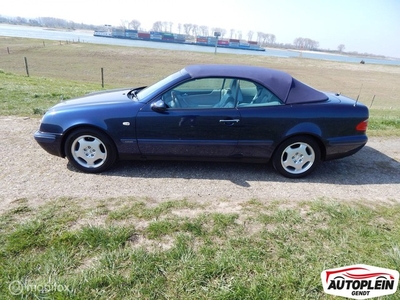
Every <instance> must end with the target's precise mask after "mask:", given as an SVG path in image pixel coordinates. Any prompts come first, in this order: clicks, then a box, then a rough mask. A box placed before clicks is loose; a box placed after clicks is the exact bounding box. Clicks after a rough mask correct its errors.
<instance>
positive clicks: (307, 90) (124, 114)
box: [34, 65, 368, 178]
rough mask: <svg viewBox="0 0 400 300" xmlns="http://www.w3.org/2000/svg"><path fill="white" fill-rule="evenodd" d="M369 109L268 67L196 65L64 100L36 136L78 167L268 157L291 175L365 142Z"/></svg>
mask: <svg viewBox="0 0 400 300" xmlns="http://www.w3.org/2000/svg"><path fill="white" fill-rule="evenodd" d="M367 124H368V108H367V107H366V106H365V105H363V104H361V103H360V102H358V101H356V100H353V99H350V98H348V97H345V96H343V95H340V94H334V93H327V92H321V91H318V90H316V89H314V88H312V87H310V86H308V85H306V84H304V83H302V82H300V81H299V80H296V79H295V78H293V77H292V76H290V75H289V74H287V73H285V72H282V71H278V70H273V69H268V68H264V67H254V66H241V65H191V66H187V67H185V68H184V69H182V70H180V71H178V72H176V73H174V74H172V75H170V76H168V77H167V78H165V79H162V80H161V81H159V82H157V83H155V84H153V85H151V86H148V87H138V88H129V89H128V88H126V89H119V90H109V91H102V92H97V93H91V94H88V95H86V96H83V97H81V98H77V99H71V100H67V101H62V102H60V103H58V104H57V105H55V106H54V107H52V108H50V109H49V110H48V111H47V112H46V113H45V115H44V116H43V118H42V121H41V124H40V128H39V130H38V131H37V132H36V133H35V134H34V137H35V139H36V141H37V142H38V143H39V144H40V146H42V147H43V148H44V149H45V150H46V151H47V152H49V153H50V154H53V155H57V156H60V157H67V158H68V160H69V161H70V162H71V164H72V165H73V166H74V167H75V168H76V169H78V170H81V171H84V172H89V173H98V172H103V171H106V170H107V169H109V168H110V167H111V166H112V165H113V164H114V162H115V161H116V160H118V159H120V160H126V159H136V160H143V159H152V160H215V161H243V162H259V163H267V162H271V163H272V166H273V167H274V168H275V169H276V170H277V171H278V172H280V173H281V174H282V175H284V176H286V177H290V178H298V177H304V176H306V175H308V174H310V173H311V172H312V171H313V170H315V168H316V167H317V166H318V164H319V163H320V162H321V161H325V160H330V159H336V158H342V157H345V156H349V155H352V154H354V153H356V152H357V151H359V150H360V149H361V148H362V147H363V146H364V145H365V144H366V142H367V135H366V130H367Z"/></svg>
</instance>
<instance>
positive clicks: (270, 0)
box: [0, 0, 400, 58]
mask: <svg viewBox="0 0 400 300" xmlns="http://www.w3.org/2000/svg"><path fill="white" fill-rule="evenodd" d="M4 2H5V3H3V4H2V5H1V8H0V15H1V16H7V17H9V16H19V17H24V18H38V17H54V18H60V19H65V20H68V21H74V22H76V23H85V24H94V25H104V24H110V25H113V26H119V25H121V24H122V21H132V20H138V21H139V22H140V23H141V27H142V28H143V29H145V30H151V28H152V25H153V23H154V22H157V21H162V22H164V21H165V22H172V23H173V27H172V28H173V31H174V32H176V33H178V29H177V25H178V24H179V23H181V24H185V23H191V24H196V25H199V26H201V25H205V26H208V27H209V28H210V29H211V28H216V27H219V28H224V29H226V31H227V32H228V33H227V35H229V32H230V30H231V29H234V30H235V31H241V32H242V34H243V37H244V38H245V37H247V33H248V32H249V31H250V30H251V31H253V32H255V33H256V32H259V31H260V32H264V33H270V34H274V35H275V36H276V42H277V43H293V41H294V39H295V38H298V37H303V38H310V39H312V40H314V41H318V42H319V45H320V49H330V50H337V48H338V45H340V44H343V45H345V49H344V51H346V52H347V51H348V52H352V51H357V52H359V53H372V54H377V55H385V56H389V57H398V58H399V57H400V0H230V1H229V0H198V1H193V0H191V1H190V0H171V1H168V0H110V1H104V0H34V1H33V0H11V1H4ZM226 37H229V36H226ZM255 38H256V34H255V35H254V37H253V39H255Z"/></svg>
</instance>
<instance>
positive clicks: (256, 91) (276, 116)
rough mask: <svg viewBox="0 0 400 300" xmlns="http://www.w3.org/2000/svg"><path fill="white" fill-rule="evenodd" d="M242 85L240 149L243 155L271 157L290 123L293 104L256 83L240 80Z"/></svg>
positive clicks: (262, 157) (260, 157)
mask: <svg viewBox="0 0 400 300" xmlns="http://www.w3.org/2000/svg"><path fill="white" fill-rule="evenodd" d="M240 88H241V91H242V94H243V99H244V101H243V102H241V103H239V104H238V110H239V113H240V116H241V128H242V131H241V136H240V137H239V141H238V148H237V150H238V152H240V153H241V154H242V155H243V156H244V157H250V158H255V159H266V158H270V157H271V155H272V153H273V150H274V148H273V147H274V146H275V143H276V141H279V140H280V139H281V138H282V135H283V134H284V133H285V132H286V131H287V127H288V126H290V124H291V122H290V120H288V112H289V111H288V110H290V108H289V107H287V106H286V105H283V103H282V102H281V101H280V100H279V99H278V97H276V96H275V95H274V94H273V93H272V92H270V91H269V90H268V89H266V88H265V87H263V86H261V85H259V84H257V83H254V82H251V81H245V80H241V81H240Z"/></svg>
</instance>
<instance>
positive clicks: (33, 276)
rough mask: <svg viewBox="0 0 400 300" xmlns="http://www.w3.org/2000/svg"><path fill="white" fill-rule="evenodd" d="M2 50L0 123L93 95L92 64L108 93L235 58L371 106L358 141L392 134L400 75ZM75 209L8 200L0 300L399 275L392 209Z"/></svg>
mask: <svg viewBox="0 0 400 300" xmlns="http://www.w3.org/2000/svg"><path fill="white" fill-rule="evenodd" d="M7 47H8V51H9V52H10V54H8V51H7ZM0 53H1V54H0V116H9V115H18V116H28V117H35V116H37V117H38V118H39V117H40V116H41V114H42V113H43V111H45V110H46V109H47V108H48V107H49V106H51V105H53V104H55V103H57V102H58V101H60V99H69V98H72V97H75V96H79V95H82V94H85V93H87V92H91V91H95V90H101V89H102V87H101V77H100V69H101V68H104V74H105V88H116V87H126V86H141V85H148V84H151V83H153V82H155V81H157V80H159V79H161V78H163V77H164V76H166V75H168V74H170V73H172V72H174V71H177V70H179V69H181V68H183V67H184V66H185V65H187V64H196V63H223V64H227V63H235V64H250V65H260V66H266V67H271V68H277V69H281V70H284V71H287V72H289V73H290V74H292V75H293V76H295V77H296V78H298V79H300V80H302V81H304V82H306V83H308V84H310V85H311V86H314V87H316V88H319V89H322V90H327V91H334V92H341V93H343V94H346V95H348V96H350V97H353V98H356V97H357V95H360V101H361V102H363V103H365V104H366V105H368V106H370V107H371V118H370V129H369V134H370V135H378V136H388V135H389V136H400V85H399V84H398V83H399V78H400V67H399V66H383V65H358V64H350V63H338V62H329V61H320V60H308V59H302V58H294V59H286V58H272V57H261V56H254V55H251V53H250V54H249V55H225V54H217V55H214V54H205V53H192V52H180V51H166V50H156V49H141V48H129V47H118V46H104V45H93V44H84V43H65V42H63V43H60V42H56V41H46V42H45V46H44V45H43V41H39V40H34V39H18V38H3V37H0ZM24 57H26V58H27V60H28V65H29V72H30V77H27V76H26V73H25V72H26V71H25V66H24ZM374 96H375V98H374ZM373 98H374V101H373V102H372V99H373ZM0 180H1V179H0ZM87 196H88V197H89V195H87ZM81 200H82V199H75V198H74V199H71V198H59V199H54V200H53V201H52V202H51V203H48V204H45V205H43V206H39V207H35V208H33V207H30V206H29V205H27V202H28V201H27V199H17V200H15V201H14V202H13V207H12V208H10V209H9V210H7V211H6V212H4V213H2V214H1V215H0V299H333V297H331V296H328V295H326V294H324V293H323V290H322V284H321V281H320V273H321V271H323V270H324V269H328V268H335V267H340V266H346V265H351V264H356V263H364V264H369V265H374V266H379V267H383V268H390V269H396V270H400V246H399V245H400V219H399V218H398V216H399V215H400V205H399V204H398V203H385V204H378V203H373V202H372V201H371V202H370V203H367V204H366V203H360V202H353V203H347V202H343V201H340V199H325V198H319V199H310V200H309V201H303V202H296V203H293V202H291V201H285V200H281V199H278V200H279V201H278V200H274V199H270V201H268V203H265V202H264V201H260V200H259V199H248V200H247V201H245V200H244V201H243V203H244V204H243V205H242V206H241V207H240V208H238V211H240V213H221V212H215V211H212V209H210V207H211V206H210V203H206V202H199V201H195V200H193V199H176V200H170V201H166V202H162V203H159V204H157V205H155V204H152V202H151V201H148V200H149V199H140V198H135V197H131V198H110V199H107V200H104V201H97V202H94V203H95V204H94V205H93V207H87V206H83V205H81V203H82V202H84V201H81ZM371 200H373V199H371ZM218 201H223V200H218ZM385 299H400V295H399V293H396V294H395V295H393V296H391V297H386V298H385Z"/></svg>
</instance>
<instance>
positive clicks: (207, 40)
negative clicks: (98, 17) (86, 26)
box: [93, 29, 265, 51]
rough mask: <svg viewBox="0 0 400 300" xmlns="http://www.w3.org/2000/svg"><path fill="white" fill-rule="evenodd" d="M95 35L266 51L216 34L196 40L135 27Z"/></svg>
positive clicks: (99, 32)
mask: <svg viewBox="0 0 400 300" xmlns="http://www.w3.org/2000/svg"><path fill="white" fill-rule="evenodd" d="M93 35H94V36H98V37H108V38H116V39H130V40H140V41H151V42H163V43H175V44H186V45H197V46H207V47H215V45H216V44H217V47H219V48H230V49H241V50H253V51H265V49H264V48H261V47H260V46H259V45H258V43H257V42H254V41H243V40H239V39H219V38H218V37H215V36H197V37H196V39H195V40H187V38H186V35H184V34H175V33H169V32H158V31H150V32H145V31H139V30H133V29H109V30H96V31H95V32H94V34H93Z"/></svg>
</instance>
